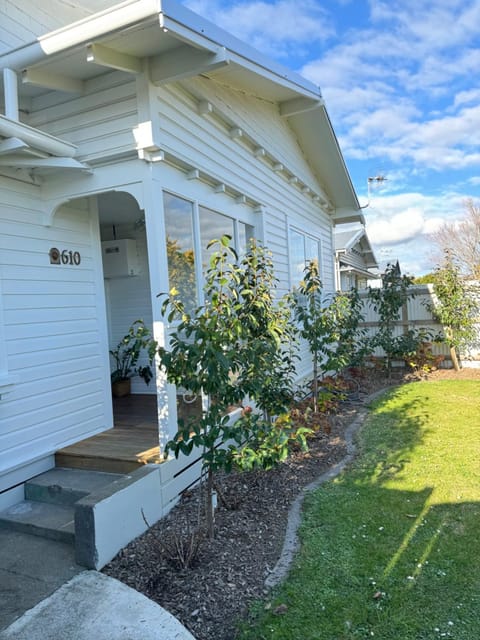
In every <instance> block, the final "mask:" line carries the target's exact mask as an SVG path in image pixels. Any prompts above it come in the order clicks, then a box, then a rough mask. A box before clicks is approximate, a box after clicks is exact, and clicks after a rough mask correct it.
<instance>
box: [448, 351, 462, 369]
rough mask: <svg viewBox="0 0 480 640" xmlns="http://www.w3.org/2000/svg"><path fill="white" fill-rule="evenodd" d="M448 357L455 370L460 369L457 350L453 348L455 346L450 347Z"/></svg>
mask: <svg viewBox="0 0 480 640" xmlns="http://www.w3.org/2000/svg"><path fill="white" fill-rule="evenodd" d="M450 358H451V359H452V364H453V368H454V369H455V371H460V364H459V362H458V357H457V350H456V349H455V347H450Z"/></svg>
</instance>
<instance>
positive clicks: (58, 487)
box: [25, 467, 122, 505]
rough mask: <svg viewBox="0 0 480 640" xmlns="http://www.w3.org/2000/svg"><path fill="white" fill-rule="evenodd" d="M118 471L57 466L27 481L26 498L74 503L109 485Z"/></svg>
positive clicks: (117, 475)
mask: <svg viewBox="0 0 480 640" xmlns="http://www.w3.org/2000/svg"><path fill="white" fill-rule="evenodd" d="M121 477H122V476H121V475H120V474H118V473H104V472H101V471H86V470H82V469H62V468H58V467H56V468H55V469H50V471H46V472H45V473H42V474H40V475H39V476H36V477H35V478H32V479H31V480H29V481H28V482H26V483H25V499H26V500H31V501H35V502H46V503H50V504H57V505H73V504H74V503H75V502H77V500H81V498H84V497H85V496H88V495H89V494H90V493H93V492H95V491H98V490H99V489H103V488H104V487H106V486H108V485H109V484H111V483H112V482H114V481H115V480H118V479H119V478H121Z"/></svg>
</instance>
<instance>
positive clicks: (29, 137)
mask: <svg viewBox="0 0 480 640" xmlns="http://www.w3.org/2000/svg"><path fill="white" fill-rule="evenodd" d="M0 136H3V137H4V138H19V139H20V140H21V141H22V142H25V143H26V144H27V145H28V146H29V147H33V148H34V149H36V150H39V151H43V152H44V153H49V154H51V155H54V156H61V157H66V158H73V156H74V155H75V153H76V151H77V147H76V146H75V145H74V144H70V142H64V141H63V140H59V139H58V138H54V137H53V136H51V135H50V134H48V133H43V131H39V129H34V128H33V127H29V126H28V125H26V124H22V123H21V122H18V121H15V120H10V118H7V117H5V116H2V115H0Z"/></svg>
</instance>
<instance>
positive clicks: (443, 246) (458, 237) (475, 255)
mask: <svg viewBox="0 0 480 640" xmlns="http://www.w3.org/2000/svg"><path fill="white" fill-rule="evenodd" d="M464 206H465V215H464V217H463V218H462V219H461V220H460V221H459V222H445V223H444V224H443V225H442V226H441V227H440V229H439V230H438V231H437V232H436V233H434V234H432V239H433V241H434V242H435V243H436V245H437V246H438V248H439V249H440V252H441V253H442V254H444V253H445V252H446V251H448V252H449V254H450V256H451V258H452V259H453V260H454V262H455V263H456V265H457V266H458V269H459V271H460V272H461V273H462V274H463V275H466V276H470V277H471V278H473V279H477V280H478V279H480V204H479V203H475V202H474V201H473V200H472V199H469V200H466V201H465V203H464ZM440 260H441V258H440ZM440 260H439V261H440Z"/></svg>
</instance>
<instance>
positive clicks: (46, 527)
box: [0, 500, 75, 544]
mask: <svg viewBox="0 0 480 640" xmlns="http://www.w3.org/2000/svg"><path fill="white" fill-rule="evenodd" d="M0 527H2V528H4V529H10V530H14V531H21V532H23V533H29V534H30V535H34V536H42V537H44V538H49V539H50V540H59V541H61V542H68V543H70V544H73V543H74V540H75V526H74V509H73V507H71V506H65V505H56V504H48V503H46V502H32V501H30V500H24V501H22V502H18V503H17V504H14V505H12V506H11V507H9V508H8V509H5V511H2V512H0Z"/></svg>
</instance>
